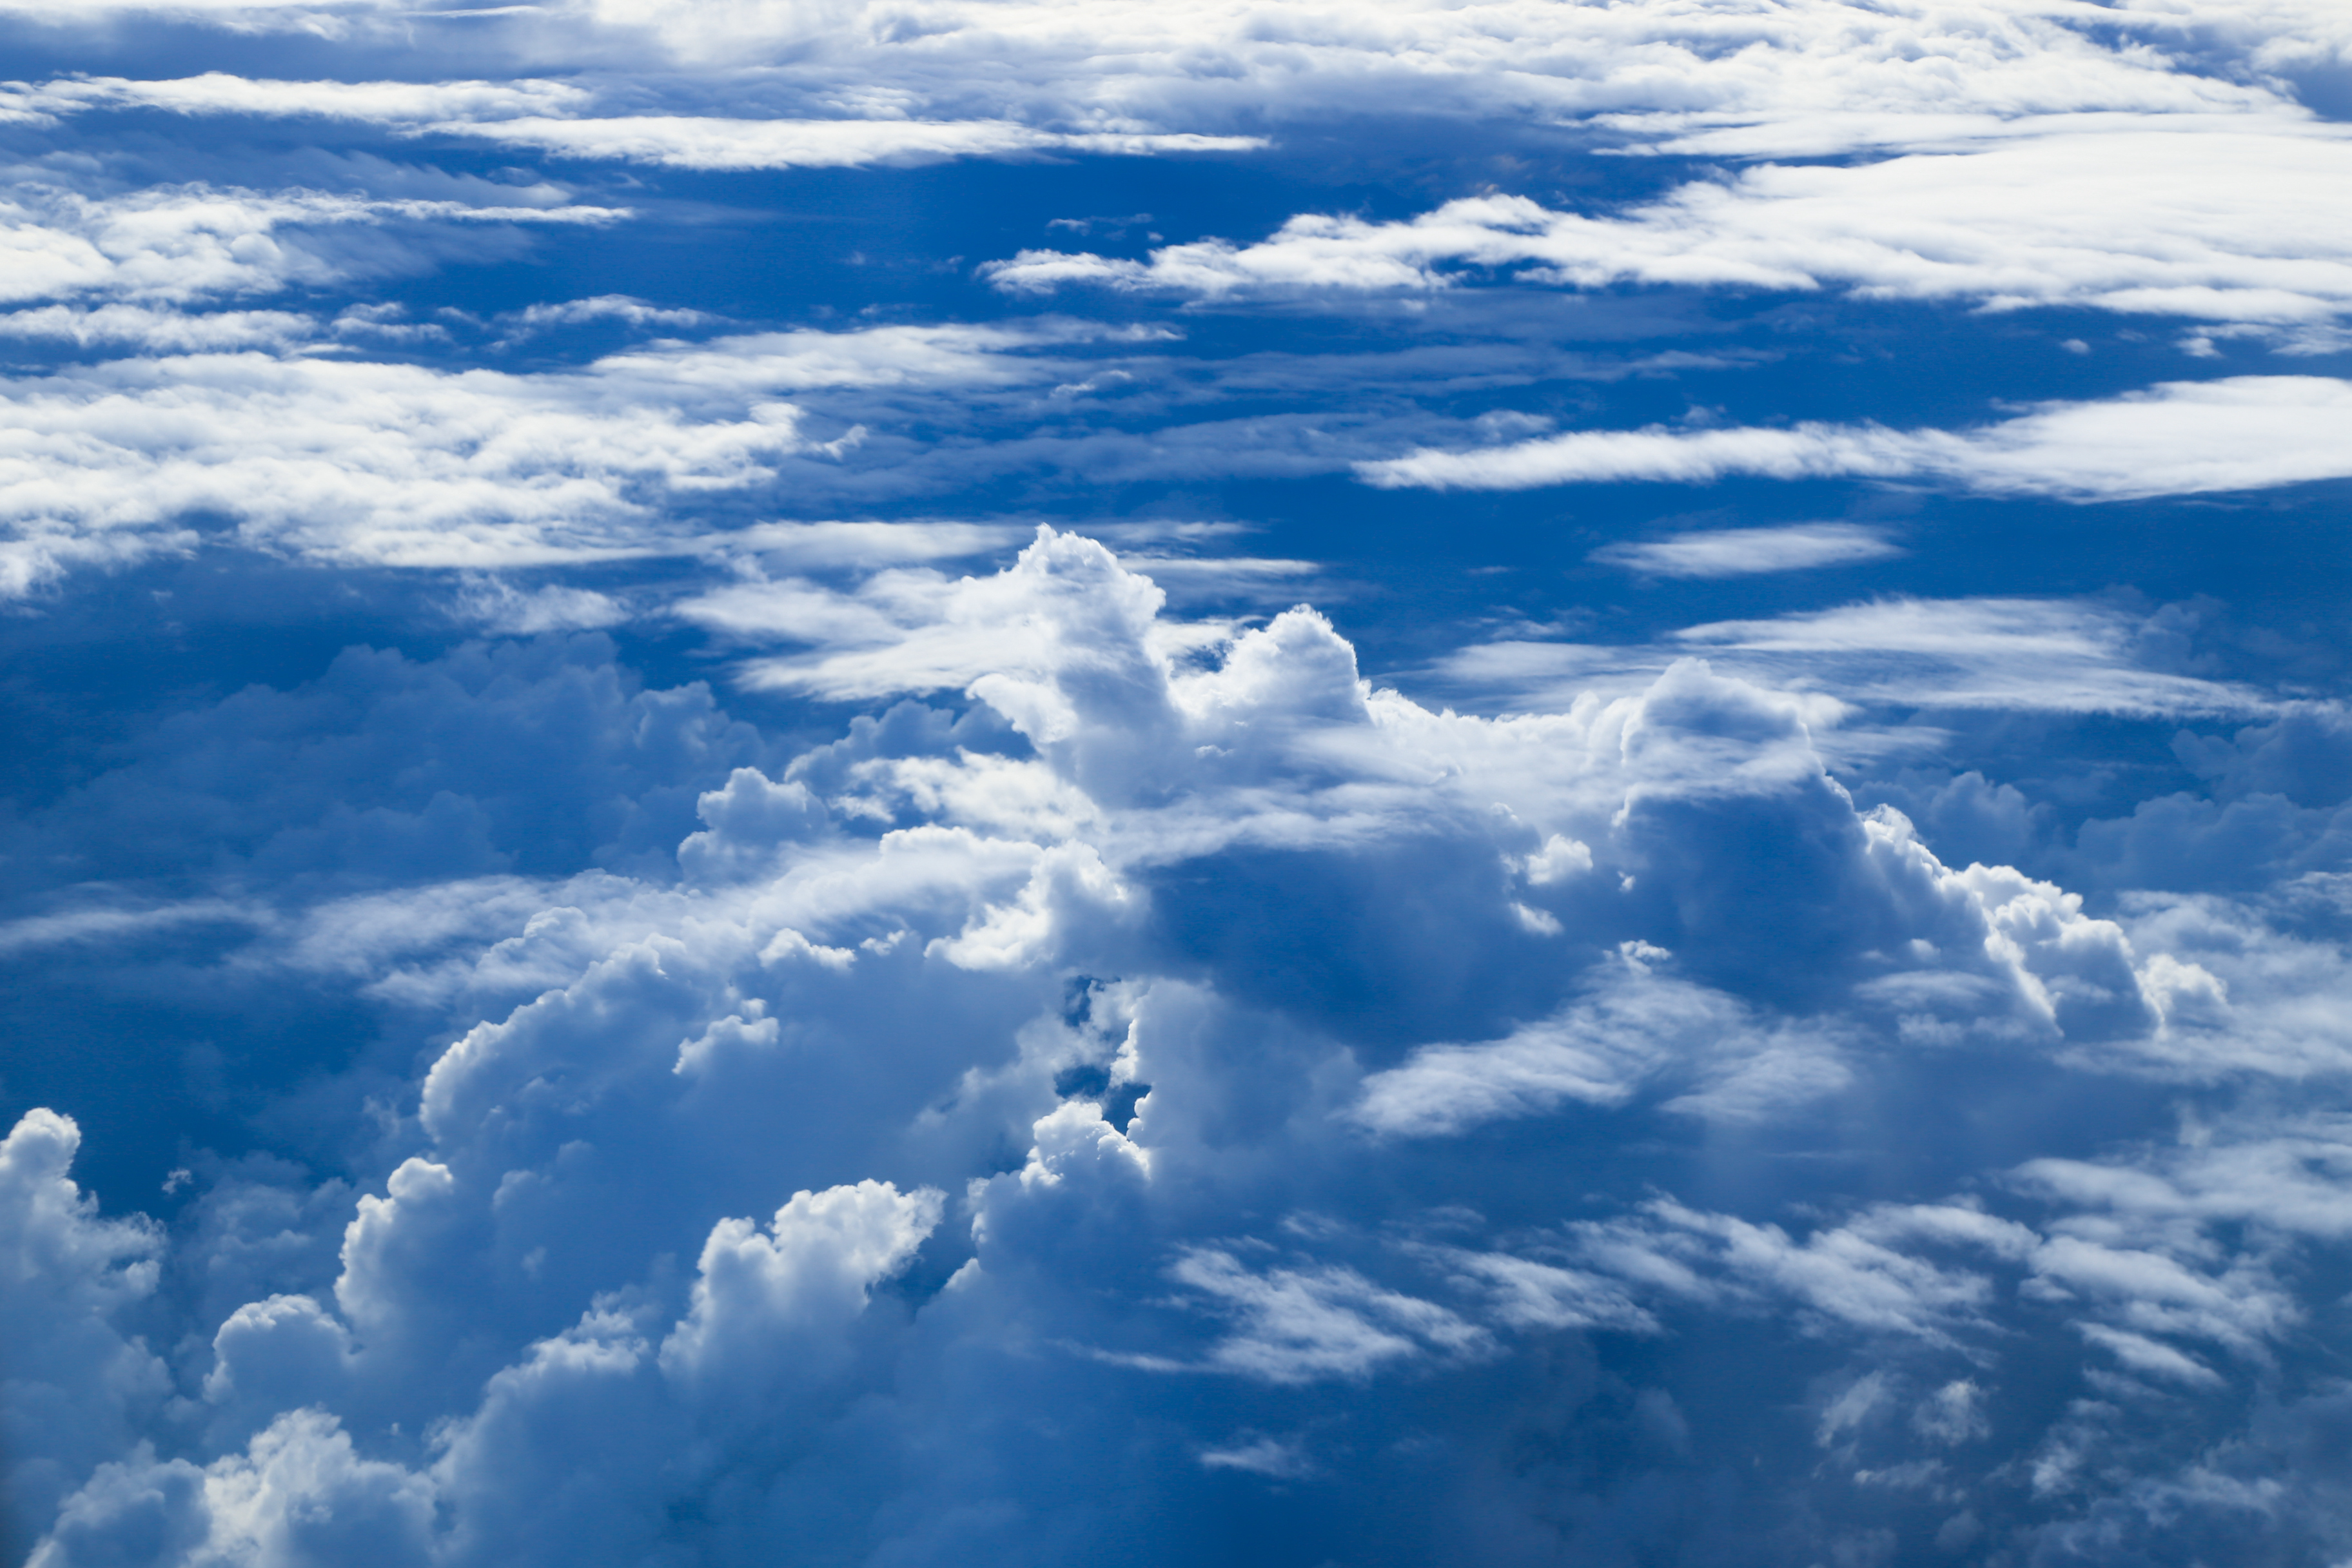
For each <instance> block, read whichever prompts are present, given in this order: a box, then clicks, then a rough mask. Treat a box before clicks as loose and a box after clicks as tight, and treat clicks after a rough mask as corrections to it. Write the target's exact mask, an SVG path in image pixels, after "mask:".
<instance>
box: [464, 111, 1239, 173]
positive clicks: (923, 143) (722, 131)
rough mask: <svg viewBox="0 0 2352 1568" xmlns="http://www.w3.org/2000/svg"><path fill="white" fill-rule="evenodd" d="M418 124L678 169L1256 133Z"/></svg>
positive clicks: (692, 120) (898, 160)
mask: <svg viewBox="0 0 2352 1568" xmlns="http://www.w3.org/2000/svg"><path fill="white" fill-rule="evenodd" d="M422 129H425V130H428V131H430V132H436V133H438V134H441V135H446V136H467V137H475V138H479V139H482V140H485V141H490V142H501V143H504V144H506V145H508V146H517V147H534V148H537V149H539V150H540V151H541V152H544V153H552V154H554V155H555V156H557V157H560V158H618V159H625V160H627V161H629V162H632V163H662V164H667V165H669V166H670V167H673V168H680V169H794V168H800V169H831V168H845V167H855V166H859V165H864V164H872V163H884V164H904V163H931V162H935V161H937V160H940V159H945V158H986V157H1003V156H1007V155H1013V154H1021V153H1030V154H1035V153H1055V152H1066V153H1126V154H1129V155H1142V154H1154V153H1245V152H1250V151H1254V150H1255V149H1257V148H1260V147H1263V146H1265V139H1264V138H1263V137H1256V136H1203V135H1196V134H1192V133H1189V132H1181V133H1160V132H1050V131H1038V130H1034V129H1032V128H1031V127H1029V126H1026V125H1022V124H1018V123H1016V122H1014V121H1005V120H992V121H988V120H983V121H949V122H937V121H904V120H726V119H719V118H715V117H703V116H696V117H688V116H683V115H622V116H614V117H610V118H599V119H593V120H551V119H546V118H544V117H518V118H515V119H510V120H494V121H439V122H436V123H435V124H433V125H430V126H427V127H424V128H422Z"/></svg>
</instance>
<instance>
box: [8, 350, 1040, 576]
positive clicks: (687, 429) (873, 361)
mask: <svg viewBox="0 0 2352 1568" xmlns="http://www.w3.org/2000/svg"><path fill="white" fill-rule="evenodd" d="M1047 337H1048V341H1050V334H1048V335H1047ZM1038 341H1039V337H1038V335H1037V334H1033V333H1028V332H1023V331H1015V330H1007V329H983V328H945V329H937V330H928V329H921V328H902V327H886V328H877V329H874V330H872V331H870V332H867V333H856V332H849V333H824V332H790V333H775V334H767V335H763V336H754V337H742V338H735V339H721V340H718V341H716V342H711V343H707V344H703V345H697V346H688V345H683V344H676V345H670V346H667V347H656V348H648V349H642V350H638V351H635V352H632V353H622V354H618V355H614V356H611V357H609V358H607V359H604V360H601V361H598V362H596V363H594V364H593V365H591V366H589V367H587V368H586V369H585V370H584V371H573V372H553V373H546V374H537V375H519V374H507V373H501V372H497V371H487V370H463V371H457V372H446V371H437V370H433V369H428V368H425V367H423V366H416V365H404V364H385V363H362V362H352V361H337V360H331V359H321V358H313V357H306V358H294V359H278V358H268V357H264V356H262V355H259V354H255V353H244V354H226V353H224V354H192V355H186V356H173V357H163V358H154V359H144V360H116V361H110V362H106V363H100V364H97V365H93V366H89V367H87V368H79V369H68V370H60V371H58V372H55V373H53V374H49V375H47V376H42V377H26V378H18V379H16V380H14V381H12V382H9V383H6V384H0V398H5V405H6V407H7V409H8V412H9V418H10V422H11V426H12V430H11V434H10V435H9V437H7V438H6V439H5V441H0V472H5V474H6V476H7V477H8V479H9V481H10V485H11V489H10V495H11V498H12V499H11V501H10V502H9V504H8V505H7V506H6V507H5V508H0V519H5V521H6V522H7V523H9V524H10V525H11V526H12V528H13V531H15V533H16V539H15V540H14V541H13V542H11V544H10V545H9V546H8V548H7V551H6V553H5V557H0V563H5V568H6V578H5V584H0V585H5V587H6V588H8V589H10V590H11V591H13V592H15V593H17V594H22V593H24V592H25V591H26V589H27V588H29V587H31V586H32V585H33V584H37V583H38V582H41V581H43V580H44V579H46V578H48V577H52V576H54V575H56V574H58V572H59V571H61V570H64V569H65V568H67V567H68V566H70V565H73V564H75V563H86V562H121V561H125V560H133V559H137V558H139V557H141V556H142V555H147V554H151V553H153V552H173V551H178V550H184V549H185V548H187V547H189V546H190V545H191V544H192V543H194V541H195V539H196V538H197V537H199V535H198V531H197V530H196V529H195V528H194V526H192V519H194V518H214V519H225V520H228V521H229V523H230V530H231V531H232V536H233V537H235V538H236V540H237V541H238V542H241V543H243V544H244V545H246V546H247V547H248V548H258V549H261V550H268V551H283V552H289V553H293V554H297V555H303V556H309V557H310V558H313V559H323V560H341V561H361V560H365V561H370V562H373V563H382V564H386V565H406V566H432V567H459V568H472V569H483V570H495V569H499V568H503V567H514V566H524V565H532V564H543V563H550V562H560V561H587V560H599V559H614V558H617V557H626V556H631V555H638V554H645V553H649V552H650V553H670V554H691V553H694V552H698V551H699V550H701V549H702V548H704V545H703V543H702V542H701V541H703V540H704V539H705V538H706V537H707V535H706V533H705V531H703V530H702V529H700V528H695V527H690V526H689V527H680V526H678V525H677V524H676V523H672V522H667V521H662V520H660V519H658V518H657V516H656V510H655V507H654V504H653V503H654V501H655V499H656V498H658V497H666V496H680V497H689V496H690V497H708V496H712V495H714V494H723V493H725V492H728V491H736V490H743V489H749V488H752V487H756V486H760V485H761V484H764V483H765V482H767V481H768V480H770V479H773V478H774V476H775V473H776V469H775V468H774V464H775V462H776V461H777V460H778V459H779V458H785V457H789V456H793V455H797V454H812V455H815V456H817V457H818V458H820V460H822V459H824V458H835V457H837V456H838V455H839V453H840V452H841V451H842V450H844V449H845V446H844V442H843V438H842V437H835V439H834V440H833V441H830V442H826V441H819V440H815V439H812V438H811V437H808V436H804V435H803V434H802V432H801V411H800V409H799V408H798V407H796V406H795V405H793V404H791V403H788V402H784V401H782V395H785V394H788V393H793V392H803V391H806V390H809V389H812V388H820V387H828V386H832V387H839V386H852V387H858V386H867V387H871V386H889V385H899V384H917V385H922V384H932V385H940V384H964V385H972V384H981V385H985V384H990V383H998V384H1002V383H1006V382H1019V381H1024V380H1028V379H1033V378H1034V377H1036V376H1038V375H1040V374H1052V371H1051V369H1050V367H1048V368H1045V369H1042V370H1041V369H1040V368H1038V367H1036V366H1034V365H1033V364H1031V363H1024V361H1022V360H1020V359H1018V358H1016V357H1014V353H1008V351H1014V352H1015V353H1017V351H1018V350H1020V349H1022V348H1024V347H1027V346H1029V345H1030V344H1031V343H1034V342H1038ZM216 526H217V525H215V527H216ZM208 531H210V530H208ZM779 537H783V536H781V535H780V536H779ZM795 537H797V536H795ZM574 618H575V620H576V616H575V617H574Z"/></svg>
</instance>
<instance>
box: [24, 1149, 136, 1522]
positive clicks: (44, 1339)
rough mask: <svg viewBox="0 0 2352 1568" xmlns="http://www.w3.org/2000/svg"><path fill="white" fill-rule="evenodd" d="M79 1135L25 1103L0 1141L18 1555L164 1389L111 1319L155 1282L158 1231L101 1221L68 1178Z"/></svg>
mask: <svg viewBox="0 0 2352 1568" xmlns="http://www.w3.org/2000/svg"><path fill="white" fill-rule="evenodd" d="M80 1142H81V1130H80V1129H79V1127H77V1126H75V1124H74V1123H73V1121H71V1120H70V1119H68V1118H67V1117H63V1116H59V1115H58V1114H57V1113H56V1112H54V1111H50V1110H32V1111H28V1112H26V1115H25V1116H24V1117H23V1118H22V1119H21V1120H19V1121H17V1123H16V1127H15V1128H14V1129H13V1130H12V1131H10V1132H9V1134H8V1136H7V1137H6V1139H5V1141H0V1285H5V1289H0V1373H5V1379H0V1424H4V1425H0V1434H5V1441H6V1447H5V1458H6V1466H7V1468H6V1469H5V1471H0V1530H5V1531H7V1533H8V1535H9V1537H11V1539H9V1540H8V1542H7V1545H8V1549H9V1550H10V1551H11V1552H22V1551H23V1550H25V1548H26V1546H27V1545H28V1544H29V1539H28V1534H27V1533H26V1532H29V1531H37V1530H38V1529H39V1528H40V1527H41V1521H44V1520H46V1519H47V1518H48V1517H50V1516H51V1515H52V1514H53V1513H54V1512H55V1510H57V1508H58V1505H59V1503H60V1502H61V1501H62V1500H64V1498H65V1496H66V1494H67V1493H68V1492H69V1491H70V1490H72V1489H74V1487H75V1486H76V1485H77V1484H78V1483H77V1479H76V1478H78V1477H80V1476H84V1475H87V1474H89V1471H90V1469H91V1468H92V1467H93V1465H95V1464H97V1463H99V1462H100V1461H101V1460H103V1459H105V1458H109V1457H110V1456H112V1455H117V1454H121V1453H124V1452H126V1451H127V1450H128V1449H130V1447H131V1446H132V1444H133V1443H134V1442H135V1441H136V1434H138V1433H139V1432H141V1431H142V1429H143V1428H144V1427H145V1426H146V1425H147V1424H148V1423H149V1422H150V1421H152V1419H153V1417H154V1415H155V1413H156V1410H157V1408H158V1407H159V1406H160V1405H162V1403H163V1400H164V1399H165V1398H166V1397H167V1396H168V1395H169V1394H170V1392H171V1379H170V1377H169V1375H168V1373H167V1372H166V1370H165V1368H164V1365H163V1362H162V1361H161V1360H160V1359H159V1358H158V1357H157V1356H156V1355H155V1354H154V1353H153V1352H152V1351H150V1350H149V1349H148V1348H147V1345H146V1344H145V1342H143V1340H142V1339H141V1338H139V1337H138V1336H137V1335H135V1334H132V1333H129V1332H126V1325H125V1324H124V1323H123V1322H122V1321H121V1319H122V1318H123V1317H124V1316H125V1315H126V1314H127V1312H128V1311H129V1310H131V1309H134V1308H135V1307H136V1306H137V1305H138V1304H139V1303H140V1302H141V1301H142V1300H143V1299H144V1298H146V1297H147V1296H148V1295H150V1294H151V1293H152V1291H153V1290H154V1289H155V1286H156V1283H157V1279H158V1277H159V1273H160V1256H159V1255H160V1254H161V1252H162V1251H163V1238H162V1237H161V1236H160V1235H159V1233H158V1231H157V1229H156V1227H155V1226H153V1225H152V1222H149V1221H146V1220H145V1219H143V1218H132V1219H127V1220H122V1219H116V1220H110V1219H105V1218H102V1217H100V1215H99V1213H98V1204H97V1201H96V1200H95V1199H93V1198H91V1197H90V1196H89V1195H88V1194H85V1193H83V1192H82V1191H81V1189H80V1188H79V1187H78V1186H77V1185H75V1184H74V1181H73V1179H72V1177H71V1175H70V1174H69V1172H70V1170H71V1167H72V1164H73V1159H74V1154H75V1152H76V1151H77V1150H78V1149H79V1146H80Z"/></svg>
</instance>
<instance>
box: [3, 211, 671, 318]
mask: <svg viewBox="0 0 2352 1568" xmlns="http://www.w3.org/2000/svg"><path fill="white" fill-rule="evenodd" d="M537 194H538V193H533V192H529V191H517V192H515V193H514V197H515V199H514V200H513V201H512V202H511V203H509V204H501V205H488V204H478V203H469V202H462V201H451V200H425V199H419V198H412V197H399V198H375V197H369V196H363V195H348V194H341V193H336V192H329V191H312V190H285V191H252V190H242V189H237V188H235V187H215V186H212V185H206V184H181V185H170V184H159V185H152V186H148V187H146V188H144V189H142V190H138V191H135V192H131V193H130V194H127V195H114V196H89V195H82V194H81V193H79V192H78V191H73V190H69V189H67V188H65V187H63V186H60V185H55V184H35V183H33V182H29V181H26V182H20V183H18V184H16V185H14V186H13V187H12V188H11V190H10V193H9V197H8V199H7V200H5V201H0V257H5V258H6V259H7V263H8V264H7V266H6V267H5V269H0V300H6V301H11V302H13V301H16V300H69V299H79V298H82V297H85V296H90V295H100V296H108V297H111V298H113V299H116V300H125V301H135V302H141V303H144V304H148V305H155V304H183V305H184V304H188V303H192V302H195V301H198V300H212V299H217V298H221V297H224V296H232V295H250V294H259V293H267V292H272V291H275V290H278V289H287V288H294V287H315V286H319V285H323V284H326V283H330V282H341V281H344V280H346V279H350V278H352V276H354V275H355V274H356V275H366V274H368V273H371V272H386V271H390V272H397V271H403V270H408V269H410V268H412V267H413V266H415V262H414V261H413V260H412V258H410V256H409V255H408V254H407V253H406V252H405V250H404V247H402V246H401V245H400V244H398V243H396V242H394V241H393V240H391V239H389V238H387V239H384V240H380V241H378V242H377V243H376V244H375V245H373V246H372V247H368V248H367V251H366V253H365V254H363V255H362V254H357V253H354V251H353V250H352V247H346V246H341V245H337V244H335V243H333V238H334V231H336V230H339V229H350V228H355V227H359V228H368V229H373V230H379V231H381V230H383V229H386V228H388V227H392V226H395V225H397V224H400V223H430V222H440V223H467V224H564V225H574V226H577V225H588V226H596V225H603V224H609V223H614V222H617V221H619V220H620V219H622V218H625V217H626V216H628V213H627V212H626V210H625V209H623V208H618V207H600V206H585V205H571V204H564V203H561V202H554V201H532V200H530V199H529V198H530V197H532V196H533V195H537Z"/></svg>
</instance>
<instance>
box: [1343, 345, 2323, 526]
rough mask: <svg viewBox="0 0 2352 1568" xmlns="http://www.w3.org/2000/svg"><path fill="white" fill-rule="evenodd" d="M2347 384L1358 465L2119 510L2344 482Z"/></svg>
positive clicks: (2263, 382)
mask: <svg viewBox="0 0 2352 1568" xmlns="http://www.w3.org/2000/svg"><path fill="white" fill-rule="evenodd" d="M2347 412H2352V384H2347V383H2346V382H2342V381H2336V380H2333V379H2330V378H2328V377H2325V376H2309V375H2274V376H2257V375H2248V376H2231V377H2228V378H2224V379H2221V380H2218V381H2203V382H2197V381H2174V382H2165V383H2162V384H2158V385H2157V386H2153V387H2150V388H2149V389H2147V391H2145V392H2140V393H2135V394H2131V395H2126V396H2124V397H2120V398H2116V399H2113V400H2111V401H2105V402H2086V403H2049V404H2044V405H2042V406H2041V407H2039V408H2037V409H2036V410H2035V411H2033V412H2032V413H2030V414H2024V415H2021V416H2017V417H2015V418H2012V419H2007V420H2003V421H2001V422H2000V423H1999V424H1994V425H1983V426H1976V427H1975V428H1973V429H1969V430H1960V431H1948V430H1911V431H1901V430H1890V429H1887V428H1885V426H1875V425H1826V424H1801V425H1797V426H1790V427H1788V428H1785V429H1778V428H1753V427H1751V428H1741V429H1716V430H1695V431H1670V430H1666V429H1664V428H1660V427H1657V426H1652V427H1650V428H1648V429H1643V430H1580V431H1572V432H1570V433H1569V434H1567V435H1563V436H1549V437H1540V438H1538V439H1536V440H1531V441H1521V442H1516V443H1513V444H1511V445H1507V446H1501V447H1485V448H1473V449H1470V450H1464V451H1421V452H1415V453H1412V454H1410V455H1409V456H1406V457H1402V458H1386V459H1383V460H1381V461H1377V462H1368V463H1360V464H1358V465H1357V468H1356V471H1357V473H1358V475H1359V476H1360V478H1362V479H1364V480H1365V481H1366V482H1368V483H1370V484H1374V485H1379V486H1381V487H1382V488H1384V489H1407V488H1418V489H1533V488H1536V487H1538V486H1542V485H1559V484H1577V483H1585V484H1591V483H1612V482H1614V483H1622V482H1624V481H1628V480H1653V481H1658V480H1663V481H1669V482H1676V483H1683V484H1703V483H1706V482H1707V481H1709V480H1712V479H1721V478H1724V477H1726V476H1728V475H1736V474H1754V475H1760V476H1763V477H1765V478H1769V479H1822V478H1832V477H1839V476H1846V475H1853V476H1859V477H1863V478H1868V479H1890V480H1895V479H1922V480H1927V481H1929V482H1935V483H1943V484H1949V485H1952V486H1955V487H1958V488H1959V489H1971V490H1977V491H1980V492H1985V493H1990V494H1994V495H2047V496H2056V497H2060V498H2063V499H2064V500H2078V501H2093V500H2134V499H2141V498H2146V497H2149V496H2162V495H2197V494H2202V493H2206V492H2210V491H2215V490H2236V489H2263V488H2267V487H2270V486H2275V485H2290V484H2303V483H2308V482H2310V481H2313V480H2316V479H2341V478H2344V477H2345V476H2347V475H2352V455H2347V452H2346V449H2345V448H2344V447H2343V446H2342V444H2341V443H2339V442H2337V441H2336V440H2335V439H2334V438H2333V436H2332V435H2331V434H2330V433H2331V432H2334V431H2336V430H2337V429H2339V428H2340V427H2341V426H2342V425H2343V422H2344V420H2345V418H2346V416H2347Z"/></svg>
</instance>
